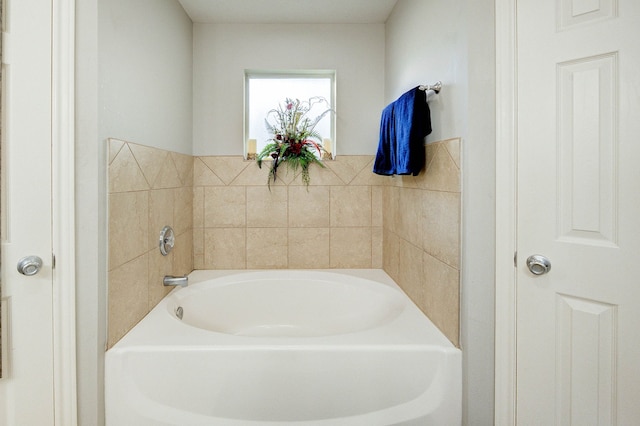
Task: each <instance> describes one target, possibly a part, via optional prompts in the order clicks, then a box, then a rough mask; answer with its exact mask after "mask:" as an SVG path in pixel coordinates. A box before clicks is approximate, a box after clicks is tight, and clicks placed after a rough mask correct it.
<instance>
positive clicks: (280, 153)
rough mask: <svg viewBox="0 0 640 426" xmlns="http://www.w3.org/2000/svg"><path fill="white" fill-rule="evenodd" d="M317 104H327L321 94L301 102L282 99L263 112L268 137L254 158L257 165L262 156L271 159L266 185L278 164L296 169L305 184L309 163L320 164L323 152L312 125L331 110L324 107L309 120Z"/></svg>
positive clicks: (318, 136)
mask: <svg viewBox="0 0 640 426" xmlns="http://www.w3.org/2000/svg"><path fill="white" fill-rule="evenodd" d="M321 103H324V104H326V105H327V106H328V102H327V101H326V99H324V98H322V97H313V98H311V99H309V100H308V101H304V102H303V101H300V100H299V99H290V98H286V99H285V101H284V104H280V105H278V107H277V108H275V109H272V110H271V111H269V112H268V113H267V117H266V118H265V124H266V126H267V130H268V131H269V133H270V134H271V135H272V137H271V138H270V139H269V141H268V142H269V143H267V145H266V146H265V147H264V149H263V150H262V151H261V152H260V153H259V154H258V155H257V156H256V161H257V163H258V167H260V168H262V161H263V160H264V159H268V158H271V159H273V163H272V164H271V170H270V171H269V177H268V178H267V184H268V185H269V187H270V182H271V178H273V181H274V182H275V180H276V173H277V171H278V167H279V166H280V164H282V163H286V164H287V166H288V167H289V169H290V170H292V171H293V172H296V171H297V170H298V169H300V170H301V171H302V173H301V176H302V181H303V182H304V183H305V185H307V186H308V185H309V182H310V180H311V178H310V176H309V166H310V165H311V164H314V163H315V164H317V165H318V166H320V167H324V164H322V162H321V161H320V158H319V157H322V154H323V152H325V151H324V148H323V146H322V143H321V142H320V140H321V137H320V135H319V134H318V133H317V132H316V131H315V127H316V125H317V124H318V123H319V122H320V120H322V119H323V118H324V117H325V116H326V115H327V114H328V113H329V112H331V111H332V110H331V109H330V108H327V109H326V110H324V112H322V113H321V114H320V115H319V116H317V117H315V118H313V119H312V118H309V117H307V114H308V113H309V111H310V110H311V109H312V108H313V107H314V105H316V104H321ZM270 120H272V121H270ZM316 152H317V153H318V155H317V156H316Z"/></svg>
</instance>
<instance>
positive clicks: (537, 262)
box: [527, 254, 551, 275]
mask: <svg viewBox="0 0 640 426" xmlns="http://www.w3.org/2000/svg"><path fill="white" fill-rule="evenodd" d="M527 268H529V270H530V271H531V273H532V274H533V275H543V274H546V273H547V272H549V271H550V270H551V262H550V261H549V259H547V258H546V257H544V256H543V255H541V254H534V255H531V256H529V257H528V258H527Z"/></svg>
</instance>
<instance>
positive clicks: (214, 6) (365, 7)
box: [178, 0, 398, 24]
mask: <svg viewBox="0 0 640 426" xmlns="http://www.w3.org/2000/svg"><path fill="white" fill-rule="evenodd" d="M178 1H179V2H180V4H182V7H183V8H184V10H185V11H186V12H187V14H188V15H189V17H190V18H191V20H192V21H193V22H199V23H256V24H257V23H270V24H275V23H279V24H280V23H281V24H293V23H295V24H375V23H383V22H385V21H386V20H387V17H388V16H389V14H390V13H391V10H392V9H393V7H394V6H395V4H396V2H397V1H398V0H178Z"/></svg>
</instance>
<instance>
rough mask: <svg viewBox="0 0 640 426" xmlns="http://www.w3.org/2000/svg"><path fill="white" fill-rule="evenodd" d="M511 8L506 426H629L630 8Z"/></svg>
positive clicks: (634, 148) (633, 124) (633, 117)
mask: <svg viewBox="0 0 640 426" xmlns="http://www.w3.org/2000/svg"><path fill="white" fill-rule="evenodd" d="M517 8H518V9H517V16H518V18H517V27H518V30H517V31H518V37H517V38H518V214H517V222H518V227H517V234H518V243H517V250H518V259H519V261H518V271H517V308H516V309H517V419H518V424H521V425H529V424H531V425H540V424H545V425H546V424H558V425H560V424H561V425H567V424H573V425H591V424H594V425H596V424H597V425H609V424H635V423H637V419H638V418H640V406H639V405H638V404H637V400H638V398H639V397H640V369H639V367H638V362H637V360H638V359H640V343H639V339H638V324H640V290H639V289H640V285H639V284H640V283H639V282H638V278H637V277H638V276H640V262H638V258H637V257H638V255H639V254H640V220H638V218H640V202H639V201H638V200H639V198H638V196H637V193H638V190H639V189H640V173H639V170H640V167H639V166H638V164H640V144H638V143H637V135H638V134H640V119H639V118H638V117H640V96H639V88H640V73H638V72H637V70H638V69H640V49H638V47H637V41H638V40H640V2H637V1H636V0H619V1H615V0H599V1H591V0H555V1H554V0H543V1H533V0H526V1H519V2H518V6H517ZM537 253H539V254H542V255H544V256H546V257H548V258H549V259H550V260H551V265H552V266H551V270H550V271H549V272H548V273H547V274H544V275H539V276H536V275H534V274H532V273H531V272H530V271H529V270H528V268H527V266H526V263H525V259H526V258H527V257H528V256H529V255H532V254H537Z"/></svg>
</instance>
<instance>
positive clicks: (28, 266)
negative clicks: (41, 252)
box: [18, 256, 42, 276]
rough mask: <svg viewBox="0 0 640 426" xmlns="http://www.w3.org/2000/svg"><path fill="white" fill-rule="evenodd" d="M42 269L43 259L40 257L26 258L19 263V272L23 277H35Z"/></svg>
mask: <svg viewBox="0 0 640 426" xmlns="http://www.w3.org/2000/svg"><path fill="white" fill-rule="evenodd" d="M40 268H42V259H40V258H39V257H38V256H26V257H23V258H22V259H20V260H19V261H18V272H20V273H21V274H22V275H27V276H31V275H35V274H37V273H38V272H39V271H40Z"/></svg>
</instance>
